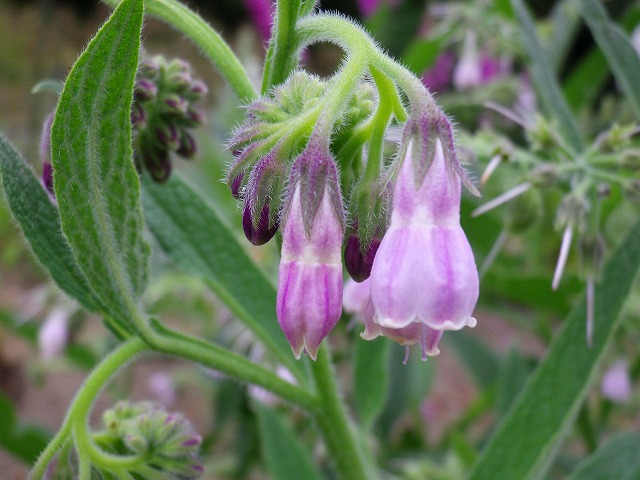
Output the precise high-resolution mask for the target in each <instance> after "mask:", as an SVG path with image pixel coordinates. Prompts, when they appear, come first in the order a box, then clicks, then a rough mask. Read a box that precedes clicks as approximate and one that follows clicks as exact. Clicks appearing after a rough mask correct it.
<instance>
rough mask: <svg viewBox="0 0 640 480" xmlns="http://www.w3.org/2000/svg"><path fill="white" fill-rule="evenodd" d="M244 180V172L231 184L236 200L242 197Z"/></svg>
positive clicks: (232, 193)
mask: <svg viewBox="0 0 640 480" xmlns="http://www.w3.org/2000/svg"><path fill="white" fill-rule="evenodd" d="M242 180H244V172H240V173H239V174H238V175H236V177H235V178H234V179H233V181H232V182H231V195H233V198H235V199H236V200H240V197H242Z"/></svg>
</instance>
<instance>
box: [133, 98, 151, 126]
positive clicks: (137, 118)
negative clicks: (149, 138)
mask: <svg viewBox="0 0 640 480" xmlns="http://www.w3.org/2000/svg"><path fill="white" fill-rule="evenodd" d="M131 125H133V126H134V127H136V128H138V129H139V130H142V129H144V128H145V127H146V126H147V115H146V114H145V112H144V108H142V105H140V104H139V103H135V102H134V104H133V105H132V106H131Z"/></svg>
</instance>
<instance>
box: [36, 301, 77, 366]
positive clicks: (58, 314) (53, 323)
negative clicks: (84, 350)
mask: <svg viewBox="0 0 640 480" xmlns="http://www.w3.org/2000/svg"><path fill="white" fill-rule="evenodd" d="M70 316H71V311H70V310H69V309H68V308H65V307H56V308H54V309H53V310H52V311H51V313H50V314H49V316H48V317H47V318H46V319H45V321H44V323H43V324H42V326H41V327H40V331H39V332H38V349H39V350H40V356H41V357H42V358H54V357H57V356H60V355H61V354H62V353H63V352H64V349H65V347H66V346H67V342H68V341H69V317H70Z"/></svg>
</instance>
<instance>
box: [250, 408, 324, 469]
mask: <svg viewBox="0 0 640 480" xmlns="http://www.w3.org/2000/svg"><path fill="white" fill-rule="evenodd" d="M254 409H255V412H256V415H257V417H258V427H259V430H260V439H261V442H260V443H261V445H262V449H263V454H264V457H265V460H266V463H267V469H268V470H269V474H270V477H269V478H272V479H274V480H291V479H294V478H299V479H304V480H320V479H321V478H322V476H321V475H320V474H319V473H318V471H317V470H316V468H315V467H314V465H313V460H312V459H311V455H310V454H309V452H308V451H307V450H305V449H304V448H303V444H302V443H301V442H300V439H299V438H298V437H297V436H296V435H295V434H294V433H293V432H292V431H291V428H290V427H289V426H288V425H287V424H286V423H285V422H284V420H283V419H282V418H281V417H280V415H278V414H277V413H276V412H274V411H272V410H270V409H268V408H267V407H265V406H264V405H261V404H259V403H258V402H255V403H254Z"/></svg>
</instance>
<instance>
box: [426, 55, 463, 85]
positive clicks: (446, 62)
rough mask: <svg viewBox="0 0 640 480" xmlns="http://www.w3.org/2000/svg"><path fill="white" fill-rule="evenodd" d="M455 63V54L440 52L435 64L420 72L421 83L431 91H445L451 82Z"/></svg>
mask: <svg viewBox="0 0 640 480" xmlns="http://www.w3.org/2000/svg"><path fill="white" fill-rule="evenodd" d="M455 64H456V56H455V54H454V53H453V52H451V51H444V52H442V53H441V54H440V55H438V58H437V59H436V62H435V64H434V65H433V66H432V67H431V68H430V69H429V70H427V71H426V72H424V73H423V74H422V83H424V85H425V87H427V88H428V89H429V90H430V91H432V92H442V91H445V90H446V89H447V88H448V87H449V84H450V83H451V78H452V75H453V67H454V66H455Z"/></svg>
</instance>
